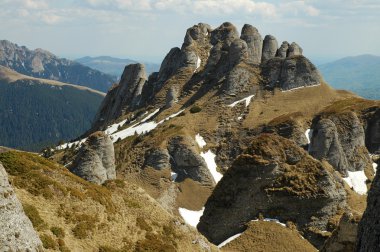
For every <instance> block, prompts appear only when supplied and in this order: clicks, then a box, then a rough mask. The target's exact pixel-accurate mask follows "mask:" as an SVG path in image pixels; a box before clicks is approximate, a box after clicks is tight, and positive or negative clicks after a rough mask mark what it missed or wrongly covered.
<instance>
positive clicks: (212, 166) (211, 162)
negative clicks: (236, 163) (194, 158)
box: [201, 150, 223, 183]
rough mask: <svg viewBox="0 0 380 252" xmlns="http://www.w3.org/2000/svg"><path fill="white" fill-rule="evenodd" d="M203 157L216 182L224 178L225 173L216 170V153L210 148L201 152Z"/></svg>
mask: <svg viewBox="0 0 380 252" xmlns="http://www.w3.org/2000/svg"><path fill="white" fill-rule="evenodd" d="M201 157H203V159H204V160H205V161H206V164H207V167H208V169H209V171H210V172H211V175H212V176H213V177H214V180H215V182H216V183H218V182H219V181H220V180H221V179H222V177H223V175H222V174H221V173H219V172H218V171H217V170H216V167H217V165H216V163H215V157H216V155H215V154H214V153H213V152H212V151H211V150H208V151H207V152H201Z"/></svg>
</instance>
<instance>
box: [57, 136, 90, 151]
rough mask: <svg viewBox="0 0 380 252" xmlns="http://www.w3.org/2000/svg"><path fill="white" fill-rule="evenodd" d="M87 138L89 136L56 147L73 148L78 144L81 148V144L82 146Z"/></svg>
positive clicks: (58, 148) (59, 148)
mask: <svg viewBox="0 0 380 252" xmlns="http://www.w3.org/2000/svg"><path fill="white" fill-rule="evenodd" d="M86 140H87V138H83V139H81V140H78V141H75V142H71V143H64V144H62V145H59V146H57V147H56V148H55V149H56V150H63V149H66V148H71V147H72V146H73V145H78V148H79V146H81V145H82V144H83V143H84V142H86Z"/></svg>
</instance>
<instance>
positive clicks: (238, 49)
mask: <svg viewBox="0 0 380 252" xmlns="http://www.w3.org/2000/svg"><path fill="white" fill-rule="evenodd" d="M247 59H248V46H247V43H246V42H245V41H244V40H242V39H235V40H234V41H232V43H231V45H230V49H229V51H228V60H229V62H230V66H235V65H236V64H238V63H239V62H241V61H245V60H247Z"/></svg>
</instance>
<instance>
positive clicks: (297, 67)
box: [280, 56, 322, 90]
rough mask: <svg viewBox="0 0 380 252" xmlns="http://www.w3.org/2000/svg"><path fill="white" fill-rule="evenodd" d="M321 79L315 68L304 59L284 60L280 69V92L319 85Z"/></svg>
mask: <svg viewBox="0 0 380 252" xmlns="http://www.w3.org/2000/svg"><path fill="white" fill-rule="evenodd" d="M321 81H322V78H321V76H320V74H319V72H318V70H317V68H316V67H315V66H314V65H313V64H312V63H311V62H310V61H309V60H308V59H307V58H305V57H303V56H297V57H292V58H286V59H285V60H284V63H283V65H282V68H281V76H280V85H281V89H282V90H289V89H293V88H297V87H307V86H314V85H319V84H320V83H321Z"/></svg>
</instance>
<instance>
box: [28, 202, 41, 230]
mask: <svg viewBox="0 0 380 252" xmlns="http://www.w3.org/2000/svg"><path fill="white" fill-rule="evenodd" d="M22 207H23V208H24V212H25V214H26V216H28V218H29V220H30V221H31V222H32V224H33V227H34V228H35V229H37V230H43V229H45V228H46V224H45V222H44V220H43V219H42V218H41V216H40V214H39V213H38V210H37V208H36V207H35V206H32V205H29V204H23V205H22Z"/></svg>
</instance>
